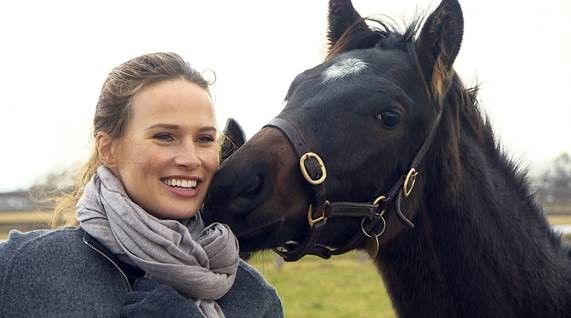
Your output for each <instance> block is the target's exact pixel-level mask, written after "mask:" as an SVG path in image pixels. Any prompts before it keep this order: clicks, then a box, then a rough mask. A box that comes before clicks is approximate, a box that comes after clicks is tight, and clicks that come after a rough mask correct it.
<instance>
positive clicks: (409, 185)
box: [402, 168, 418, 198]
mask: <svg viewBox="0 0 571 318" xmlns="http://www.w3.org/2000/svg"><path fill="white" fill-rule="evenodd" d="M417 175H418V171H416V169H414V168H410V170H409V171H408V173H407V174H406V178H405V179H404V183H403V185H402V191H403V193H404V197H405V198H406V197H408V196H409V195H410V194H411V192H412V189H414V184H415V182H416V176H417Z"/></svg>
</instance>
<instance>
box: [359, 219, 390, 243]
mask: <svg viewBox="0 0 571 318" xmlns="http://www.w3.org/2000/svg"><path fill="white" fill-rule="evenodd" d="M379 217H380V218H381V221H383V228H382V229H381V231H380V232H379V233H376V234H374V235H371V234H369V233H367V231H365V225H364V222H365V219H366V217H364V218H363V219H362V220H361V232H363V234H364V235H365V236H366V237H369V238H378V237H379V236H381V235H383V233H385V229H386V227H387V222H386V221H385V218H384V217H383V216H382V215H379Z"/></svg>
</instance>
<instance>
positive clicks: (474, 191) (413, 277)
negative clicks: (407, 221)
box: [376, 138, 571, 317]
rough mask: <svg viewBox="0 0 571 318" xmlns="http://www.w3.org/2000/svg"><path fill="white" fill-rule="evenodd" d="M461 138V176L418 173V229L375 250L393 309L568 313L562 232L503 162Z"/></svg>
mask: <svg viewBox="0 0 571 318" xmlns="http://www.w3.org/2000/svg"><path fill="white" fill-rule="evenodd" d="M466 139H467V140H468V141H464V143H463V144H460V145H459V149H458V150H459V153H461V154H462V156H461V158H460V160H459V167H460V169H461V170H460V171H461V174H460V175H459V176H457V177H458V178H459V179H458V180H456V181H453V180H450V179H449V178H450V176H449V175H447V174H446V172H444V173H442V174H441V175H437V174H434V175H430V176H425V180H430V181H428V182H427V181H425V184H424V187H423V188H424V189H425V190H424V193H422V194H417V195H420V196H421V197H422V199H421V202H422V203H421V207H420V209H419V211H418V212H417V217H416V218H415V224H416V226H415V228H414V229H412V230H405V231H406V232H405V233H403V234H401V235H400V236H399V237H398V238H396V239H395V240H393V241H392V242H390V243H388V244H387V246H384V247H383V249H382V250H381V253H380V254H379V256H378V257H377V259H376V261H377V264H378V267H379V270H380V272H381V273H382V275H383V278H384V280H385V283H386V285H387V288H388V291H389V294H390V295H391V298H392V300H393V305H394V306H395V309H396V310H397V311H398V312H399V316H402V317H420V316H422V317H430V316H434V317H456V316H460V317H511V316H518V315H519V316H549V317H551V316H553V317H558V316H564V315H567V314H568V313H569V312H571V311H569V309H571V308H570V306H571V302H570V299H571V273H570V271H571V264H570V261H569V258H568V256H567V257H565V256H564V255H563V254H564V251H563V249H562V248H561V246H560V241H559V238H557V237H555V236H554V235H553V233H552V232H551V230H550V227H549V225H548V223H547V221H546V219H545V217H544V216H543V215H542V213H541V211H540V209H538V208H537V207H536V206H535V204H534V203H533V200H532V199H530V196H529V195H528V193H527V192H528V191H527V190H526V185H525V184H522V183H521V182H522V180H519V177H517V175H516V174H515V172H514V170H513V169H512V167H511V166H510V164H509V162H508V161H507V160H503V159H502V156H501V155H498V153H497V152H491V151H488V152H487V153H488V154H486V151H485V150H482V149H479V148H478V147H477V145H475V144H471V143H470V140H469V138H466ZM466 139H465V140H466ZM496 155H498V156H496ZM440 160H441V158H439V159H437V160H435V161H434V162H436V161H439V162H445V161H440ZM447 168H450V167H438V168H432V169H431V171H446V170H445V169H447ZM427 174H428V172H427ZM561 310H564V311H563V312H562V311H561Z"/></svg>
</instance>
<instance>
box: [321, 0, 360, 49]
mask: <svg viewBox="0 0 571 318" xmlns="http://www.w3.org/2000/svg"><path fill="white" fill-rule="evenodd" d="M350 28H351V30H352V31H351V33H358V32H363V31H370V29H369V27H368V26H367V24H366V23H365V20H364V19H363V18H362V17H361V16H360V15H359V13H357V11H356V10H355V8H354V7H353V4H352V3H351V0H329V31H328V32H327V39H328V40H329V47H330V48H331V47H332V46H334V45H335V43H337V41H339V39H340V38H341V36H342V35H343V34H344V33H345V31H347V30H348V29H350Z"/></svg>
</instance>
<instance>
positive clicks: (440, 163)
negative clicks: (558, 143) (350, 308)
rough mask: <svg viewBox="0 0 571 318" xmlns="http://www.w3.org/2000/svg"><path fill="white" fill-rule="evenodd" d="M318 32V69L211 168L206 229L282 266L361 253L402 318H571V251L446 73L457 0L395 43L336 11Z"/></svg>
mask: <svg viewBox="0 0 571 318" xmlns="http://www.w3.org/2000/svg"><path fill="white" fill-rule="evenodd" d="M328 21H329V30H328V33H327V37H328V40H329V42H330V47H329V52H328V55H327V57H326V58H325V60H324V62H323V63H321V64H319V65H317V66H315V67H313V68H311V69H308V70H306V71H304V72H302V73H301V74H299V75H298V76H297V77H296V78H295V79H294V80H293V82H292V84H291V86H290V88H289V90H288V92H287V95H286V98H285V107H284V108H283V110H282V111H281V112H280V113H279V114H278V116H277V117H276V118H274V119H273V120H271V121H270V122H269V123H268V124H267V125H266V126H264V127H263V128H262V129H261V130H260V131H259V132H258V133H256V134H255V135H254V136H253V137H252V138H251V139H250V140H248V141H247V142H246V143H245V144H244V145H243V146H241V147H240V148H239V149H237V151H236V152H234V153H233V154H232V155H231V156H230V157H229V158H227V159H226V161H225V162H224V163H223V164H222V165H221V167H220V169H219V171H218V172H217V173H216V175H215V177H214V180H213V181H212V184H211V187H210V189H209V193H208V195H207V198H206V202H205V211H204V218H205V220H206V221H207V222H213V221H218V222H223V223H227V224H228V225H229V226H230V227H231V228H232V230H233V231H234V232H235V233H236V235H237V237H238V239H239V242H240V247H241V249H242V251H245V252H251V251H257V250H263V249H274V250H275V251H276V252H277V253H278V254H280V255H281V256H282V257H284V259H285V260H287V261H295V260H298V259H300V258H301V257H303V256H304V255H308V254H313V255H318V256H321V257H323V258H328V257H330V256H331V255H338V254H342V253H345V252H347V251H350V250H353V249H363V250H367V251H368V252H369V254H370V255H371V257H372V258H373V260H374V262H375V264H376V266H377V268H378V271H379V273H380V275H381V276H382V279H383V280H384V282H385V286H386V288H387V291H388V293H389V295H390V297H391V301H392V303H393V307H394V309H395V311H396V312H397V314H398V315H399V316H400V317H570V316H571V252H570V249H569V247H568V246H567V245H566V244H565V243H564V242H562V240H561V237H560V236H559V235H558V234H556V233H554V232H553V230H552V229H551V227H550V225H549V224H548V222H547V220H546V217H545V215H544V213H543V211H542V209H541V207H540V206H539V205H538V204H537V203H536V201H535V200H534V197H533V194H532V191H531V189H530V186H529V183H528V181H527V176H526V171H525V169H522V168H521V167H519V166H518V165H517V164H515V163H514V162H512V161H511V159H510V158H509V156H508V154H506V153H505V152H504V151H503V150H502V148H501V146H500V144H499V143H498V142H497V139H496V138H495V136H494V132H493V129H492V126H491V124H490V121H489V120H488V119H487V118H486V117H485V115H484V114H483V112H482V111H481V110H480V108H479V105H478V100H477V88H466V87H465V86H464V84H463V83H462V81H461V80H460V78H459V76H458V75H457V73H456V72H455V71H454V68H453V64H454V60H455V58H456V56H457V55H458V52H459V50H460V45H461V42H462V37H463V26H464V22H463V15H462V9H461V7H460V4H459V3H458V2H457V0H442V2H441V3H440V4H439V5H438V7H437V8H436V9H435V10H434V11H433V12H431V13H430V14H429V15H428V16H427V17H426V18H425V19H424V20H422V19H420V18H419V19H416V20H415V21H414V22H413V23H411V24H410V25H409V26H408V27H406V28H405V30H401V31H399V30H397V28H396V27H394V26H392V25H390V24H389V23H387V22H383V21H382V20H379V19H376V20H372V19H364V18H363V17H361V16H360V15H359V13H358V12H356V10H355V9H354V7H353V5H352V3H351V2H350V1H347V0H332V1H330V2H329V16H328ZM423 21H424V23H423ZM490 49H493V48H490ZM514 54H515V53H514Z"/></svg>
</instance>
